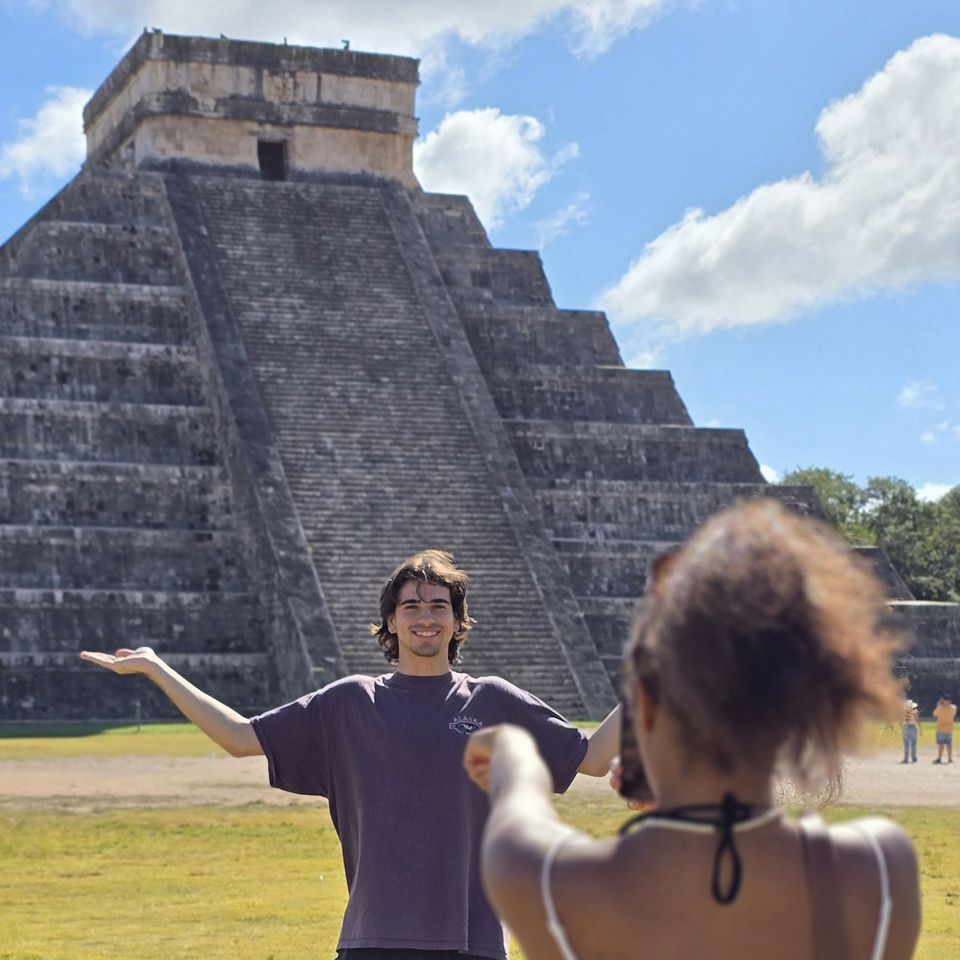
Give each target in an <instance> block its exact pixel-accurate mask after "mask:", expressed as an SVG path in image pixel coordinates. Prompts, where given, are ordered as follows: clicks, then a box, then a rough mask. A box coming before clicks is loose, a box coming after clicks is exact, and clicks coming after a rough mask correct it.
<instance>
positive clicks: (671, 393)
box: [486, 364, 693, 426]
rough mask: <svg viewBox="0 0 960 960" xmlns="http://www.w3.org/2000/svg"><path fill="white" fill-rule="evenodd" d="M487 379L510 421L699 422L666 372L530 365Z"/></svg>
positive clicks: (489, 373) (490, 374)
mask: <svg viewBox="0 0 960 960" xmlns="http://www.w3.org/2000/svg"><path fill="white" fill-rule="evenodd" d="M486 378H487V385H488V386H489V387H490V392H491V394H492V395H493V399H494V402H495V403H496V405H497V409H498V410H499V411H500V416H502V417H503V419H504V420H590V421H602V422H605V423H655V424H671V425H675V426H692V425H693V421H692V420H691V419H690V415H689V414H688V413H687V408H686V406H684V403H683V401H682V400H681V399H680V395H679V394H678V393H677V389H676V387H675V386H674V383H673V378H672V377H671V376H670V374H669V373H667V372H666V371H665V370H627V369H625V368H624V367H582V366H581V367H569V366H559V365H550V366H547V365H543V364H536V365H534V364H524V365H518V366H514V365H502V366H500V367H498V368H497V369H494V370H489V371H487V372H486Z"/></svg>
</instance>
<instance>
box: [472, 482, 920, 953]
mask: <svg viewBox="0 0 960 960" xmlns="http://www.w3.org/2000/svg"><path fill="white" fill-rule="evenodd" d="M885 607H886V595H885V593H884V591H883V589H882V587H881V586H880V585H879V583H877V582H876V580H875V579H874V578H873V576H872V575H871V574H870V573H869V572H868V571H867V570H866V568H865V567H864V566H863V565H862V563H861V562H860V561H859V560H858V559H857V558H856V557H854V555H853V554H852V553H851V552H850V550H849V548H848V547H846V546H845V545H844V544H843V543H842V542H841V541H840V539H839V538H838V537H837V535H836V534H835V533H834V532H833V531H831V530H828V529H827V528H826V527H823V526H820V525H819V524H814V523H813V522H811V521H809V520H804V519H802V518H800V517H796V516H793V515H791V514H790V513H788V512H787V511H786V510H785V509H784V508H783V507H781V506H780V505H778V504H776V503H774V502H770V501H768V502H765V503H756V502H755V503H751V504H749V505H744V506H739V507H735V508H733V509H730V510H727V511H725V512H723V513H721V514H719V515H717V516H716V517H714V518H713V519H711V520H710V521H708V522H707V524H706V525H705V526H704V527H703V528H702V529H701V530H700V531H699V532H698V533H696V534H695V535H694V536H693V538H692V539H691V540H690V541H689V543H687V544H686V545H685V546H684V547H683V548H682V549H681V550H680V551H679V552H678V553H677V554H675V555H674V556H673V558H672V560H671V561H670V562H669V563H666V564H661V565H660V569H659V571H655V575H654V576H653V577H651V587H650V589H649V591H648V596H647V597H646V598H645V602H644V604H643V606H642V608H641V610H640V611H639V614H638V617H637V620H636V622H635V625H634V628H633V632H632V638H631V641H630V644H629V648H628V651H627V661H626V662H627V681H626V691H627V694H628V696H630V697H632V699H633V707H634V711H633V713H634V717H635V721H634V732H635V735H636V738H637V742H638V746H639V751H640V755H641V757H642V760H643V765H644V767H645V769H646V774H647V778H648V780H649V783H650V786H651V788H652V791H653V795H654V799H655V806H654V807H653V809H652V810H650V811H647V812H645V813H641V814H639V815H638V816H636V817H633V818H631V819H630V820H628V821H627V823H626V824H624V828H623V830H621V834H620V836H619V837H617V838H611V839H605V840H594V839H592V838H590V837H587V836H584V835H583V834H581V833H578V832H577V831H576V830H573V829H572V828H570V827H568V826H566V825H565V824H563V823H562V822H561V821H560V820H559V819H558V817H557V814H556V812H555V811H554V808H553V805H552V803H551V801H550V798H549V791H550V776H549V772H548V770H547V768H546V767H545V766H544V764H543V761H542V760H541V758H540V757H539V755H538V752H537V745H536V743H535V741H534V740H533V739H531V737H530V736H529V735H528V734H527V733H526V732H525V731H523V730H519V729H517V728H515V727H509V726H502V727H495V728H493V729H486V730H482V731H480V732H479V733H477V734H474V736H473V737H472V738H471V741H470V745H469V747H468V750H467V755H466V757H465V764H466V767H467V769H468V771H469V772H470V775H471V776H472V777H473V778H474V779H475V781H476V782H477V783H478V784H479V785H480V786H481V787H483V788H484V789H489V791H490V796H491V803H492V809H491V813H490V820H489V822H488V825H487V829H486V832H485V835H484V844H483V870H484V882H485V884H486V888H487V892H488V893H489V895H490V898H491V900H492V901H493V904H494V906H495V907H496V909H497V910H498V911H499V913H500V915H501V916H502V917H503V918H504V920H505V922H506V923H507V925H508V927H509V928H510V929H511V930H512V931H513V933H514V934H515V935H516V937H517V939H518V940H519V941H520V944H521V945H522V947H523V951H524V954H525V956H526V957H527V960H558V958H561V957H562V958H564V960H577V958H579V960H613V958H617V960H619V958H624V960H627V958H639V957H649V958H658V957H660V958H663V957H671V958H680V957H683V958H688V957H689V958H710V960H747V958H764V960H766V958H776V960H869V958H873V960H880V958H882V960H907V958H909V957H911V956H912V954H913V950H914V946H915V944H916V941H917V936H918V933H919V927H920V893H919V885H918V874H917V861H916V856H915V853H914V850H913V847H912V845H911V843H910V841H909V839H908V838H907V836H906V835H905V833H904V832H903V831H902V830H901V829H900V828H899V827H898V826H896V825H895V824H893V823H891V822H890V821H889V820H885V819H881V818H878V817H871V818H868V819H864V820H857V821H851V822H847V823H843V824H838V825H834V826H831V827H830V828H829V829H828V828H827V827H826V826H825V825H824V824H823V822H822V821H821V820H820V819H819V818H818V817H804V818H801V819H800V820H799V821H798V822H792V821H791V820H789V819H787V818H786V817H785V816H784V814H783V812H782V811H781V810H779V809H777V807H776V806H775V805H774V780H775V771H778V770H781V771H783V772H785V773H788V774H792V775H793V776H794V777H799V778H801V782H802V780H803V779H806V781H807V783H808V784H810V783H812V782H813V780H812V774H813V771H814V770H819V771H820V774H819V775H820V776H823V775H825V774H828V773H829V772H830V771H832V770H836V769H837V767H838V764H839V762H840V756H841V753H842V752H843V751H845V750H847V749H848V748H852V747H854V746H856V745H858V744H859V743H860V742H861V740H862V738H863V735H864V734H865V733H867V732H868V731H869V730H870V729H871V728H872V727H873V725H874V724H875V723H876V722H877V721H878V720H884V721H886V722H890V720H892V719H894V718H896V717H897V716H898V714H899V710H900V708H901V707H902V703H903V701H902V695H901V692H900V688H899V685H898V684H897V683H896V681H894V679H893V677H892V675H891V657H892V654H893V652H894V650H895V649H896V648H897V646H898V645H899V643H898V639H897V638H895V637H892V636H890V635H887V634H886V633H883V632H881V631H882V630H883V629H884V628H883V627H882V626H880V625H879V624H880V623H881V617H882V613H883V611H884V610H885ZM691 747H692V748H693V749H690V748H691Z"/></svg>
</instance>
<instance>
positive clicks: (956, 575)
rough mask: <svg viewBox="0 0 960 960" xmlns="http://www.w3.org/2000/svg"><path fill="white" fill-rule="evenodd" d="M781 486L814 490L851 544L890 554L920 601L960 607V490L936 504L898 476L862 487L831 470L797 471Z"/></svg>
mask: <svg viewBox="0 0 960 960" xmlns="http://www.w3.org/2000/svg"><path fill="white" fill-rule="evenodd" d="M780 482H781V483H785V484H807V485H809V486H811V487H813V488H814V490H816V492H817V496H818V497H819V498H820V502H821V503H822V504H823V508H824V510H825V511H826V514H827V517H828V518H829V519H830V521H831V522H832V523H833V524H834V525H835V526H836V527H837V529H838V530H839V531H840V532H841V533H842V534H843V536H844V537H845V538H846V539H847V541H848V542H849V543H850V544H852V545H854V546H865V545H874V546H878V547H882V548H883V549H884V550H886V552H887V555H888V556H889V557H890V559H891V560H892V561H893V565H894V566H895V567H896V568H897V570H898V571H899V573H900V576H901V577H903V579H904V580H905V581H906V584H907V586H908V587H909V588H910V590H911V592H912V593H913V595H914V596H915V597H916V598H917V599H918V600H948V601H953V602H955V603H960V486H956V487H954V488H953V489H952V490H950V491H949V493H947V494H946V495H945V496H944V497H942V498H941V499H940V500H937V501H935V502H931V501H927V500H921V499H920V498H919V497H918V496H917V491H916V490H915V489H914V488H913V486H911V485H910V484H909V483H907V481H906V480H900V479H898V478H897V477H870V478H869V479H868V480H867V482H866V484H865V485H864V486H860V484H858V483H856V482H854V480H853V478H852V477H851V476H849V475H847V474H844V473H838V472H837V471H836V470H829V469H827V468H825V467H805V468H803V469H800V468H798V469H796V470H791V471H790V472H789V473H788V474H786V475H785V476H784V477H783V479H782V480H781V481H780Z"/></svg>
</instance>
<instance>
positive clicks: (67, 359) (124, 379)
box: [0, 336, 204, 406]
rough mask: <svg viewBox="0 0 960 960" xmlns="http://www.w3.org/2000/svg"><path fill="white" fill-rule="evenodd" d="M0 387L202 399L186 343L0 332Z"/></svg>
mask: <svg viewBox="0 0 960 960" xmlns="http://www.w3.org/2000/svg"><path fill="white" fill-rule="evenodd" d="M0 393H2V394H3V395H4V396H7V397H22V398H36V399H50V400H94V401H111V402H116V403H151V404H180V405H187V406H198V405H201V404H202V403H203V402H204V396H203V387H202V384H201V382H200V369H199V366H198V364H197V359H196V352H195V351H194V350H192V349H189V348H187V347H174V346H166V345H163V346H160V345H145V344H136V343H116V342H112V343H105V342H102V341H81V340H52V339H44V338H37V337H3V336H0Z"/></svg>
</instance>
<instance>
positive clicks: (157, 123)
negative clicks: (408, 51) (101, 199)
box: [83, 32, 419, 187]
mask: <svg viewBox="0 0 960 960" xmlns="http://www.w3.org/2000/svg"><path fill="white" fill-rule="evenodd" d="M418 83H419V80H418V71H417V61H416V60H412V59H410V58H408V57H394V56H384V55H381V54H371V53H357V52H354V51H351V50H319V49H315V48H313V47H298V46H288V45H287V44H283V45H282V46H280V45H276V44H269V43H254V42H251V41H243V40H227V39H221V40H211V39H205V38H201V37H177V36H169V35H166V34H163V33H160V32H145V33H143V34H142V35H141V36H140V38H139V39H138V40H137V42H136V43H135V44H134V46H133V48H132V49H131V50H130V51H129V53H127V55H126V56H125V57H124V58H123V60H122V61H121V62H120V63H119V64H118V65H117V67H116V68H115V69H114V71H113V72H112V73H111V74H110V76H109V77H108V78H107V79H106V81H104V83H103V84H102V85H101V86H100V88H99V89H98V90H97V92H96V93H95V94H94V96H93V97H92V98H91V100H90V102H89V103H88V104H87V106H86V109H85V110H84V112H83V121H84V129H85V131H86V136H87V156H88V158H89V161H90V162H93V163H101V162H106V163H109V164H111V165H113V166H116V165H122V166H126V167H128V168H131V169H132V168H149V167H154V168H163V167H166V168H171V167H173V166H174V165H176V164H183V163H198V164H203V165H205V166H208V167H211V168H219V169H221V170H223V171H228V170H229V171H235V172H239V173H247V174H252V175H256V176H260V175H261V174H262V175H264V176H265V177H266V178H267V179H280V180H282V179H286V178H287V177H297V176H306V175H310V174H316V173H336V172H345V173H363V174H370V175H372V176H380V177H390V178H393V179H396V180H399V181H400V182H401V183H403V184H404V185H405V186H407V187H415V186H417V182H416V179H415V177H414V175H413V141H414V140H415V139H416V136H417V120H416V117H415V116H414V101H415V96H416V89H417V85H418Z"/></svg>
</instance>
